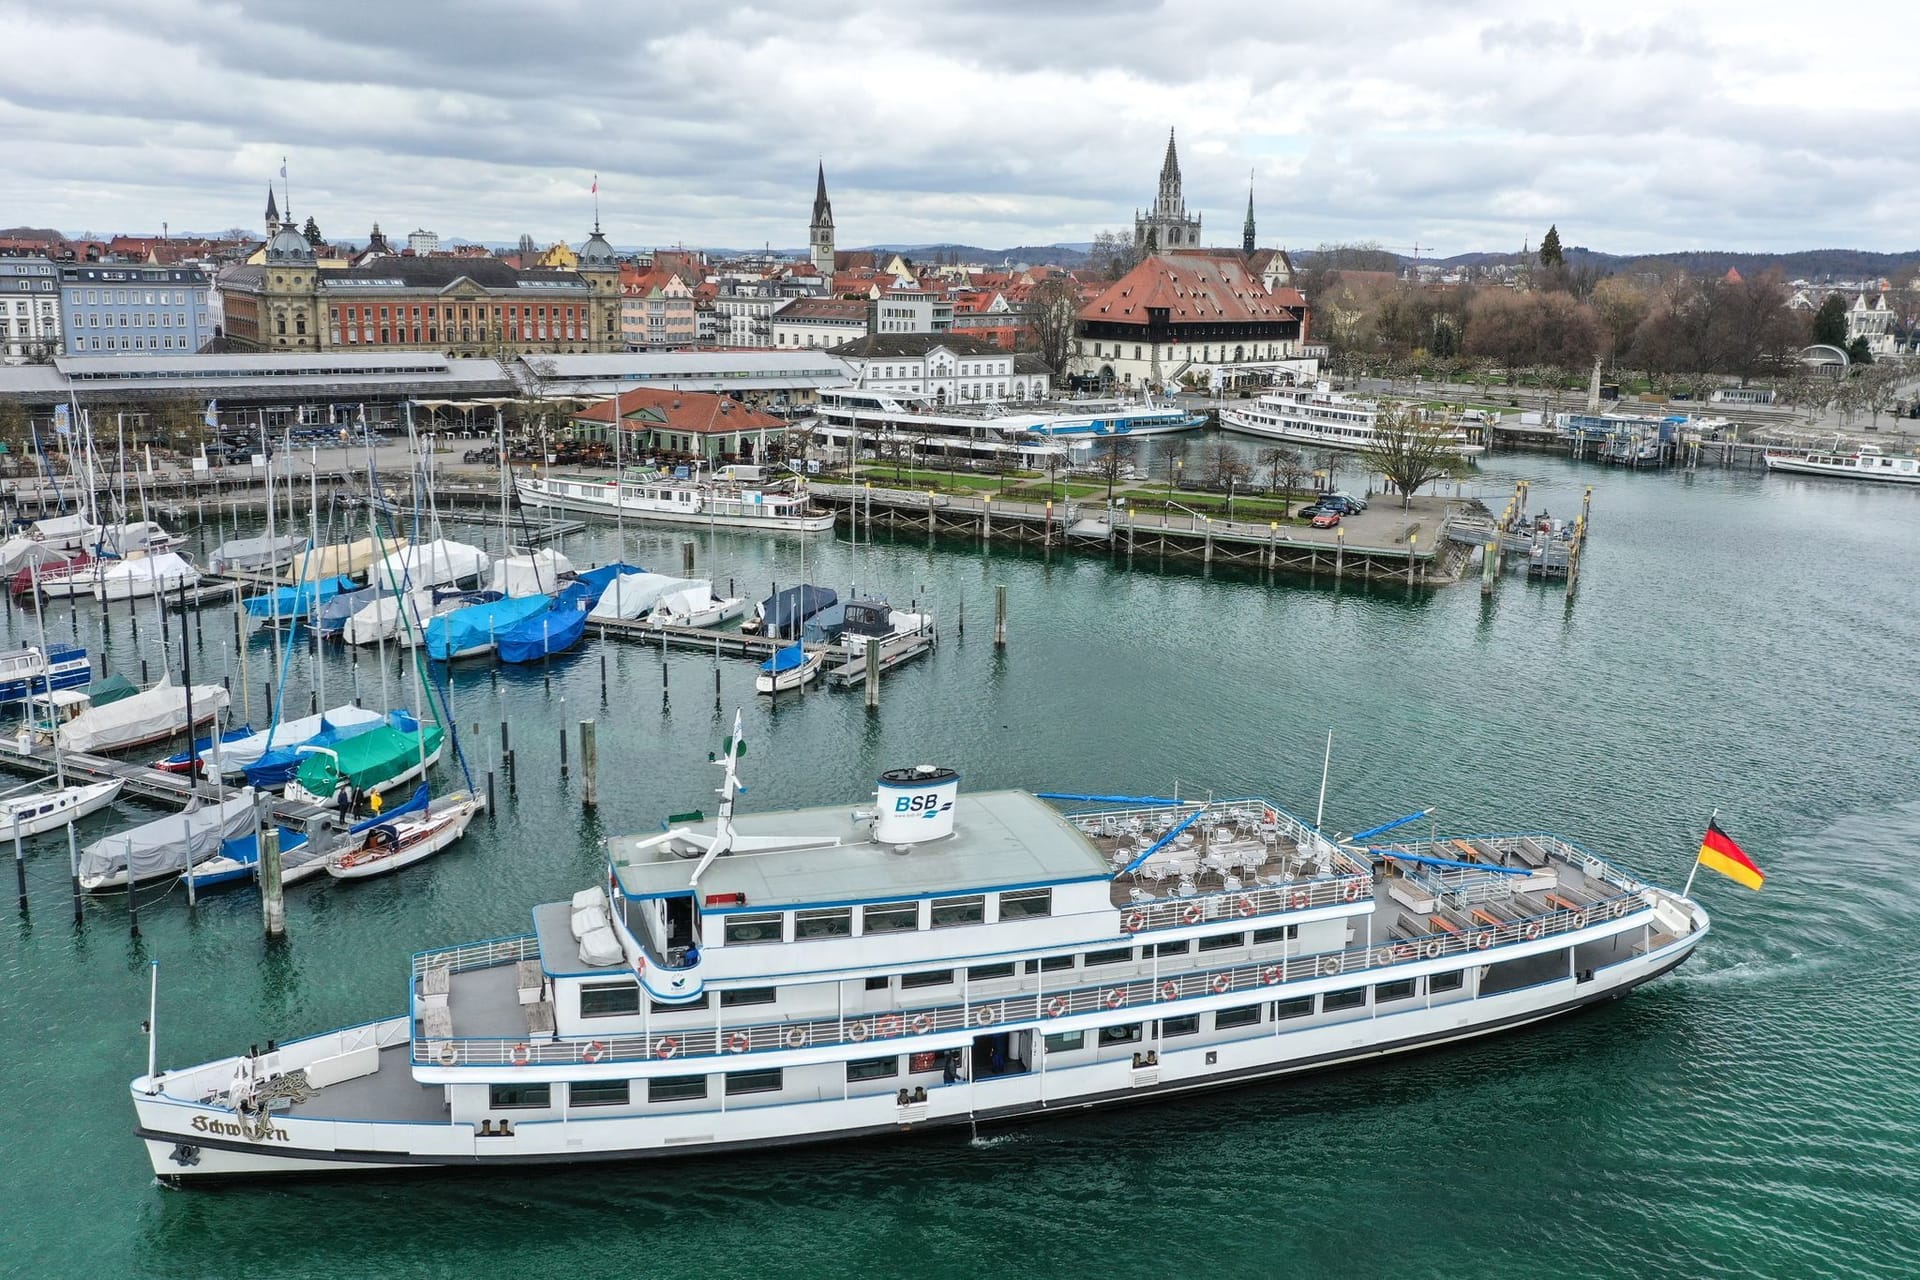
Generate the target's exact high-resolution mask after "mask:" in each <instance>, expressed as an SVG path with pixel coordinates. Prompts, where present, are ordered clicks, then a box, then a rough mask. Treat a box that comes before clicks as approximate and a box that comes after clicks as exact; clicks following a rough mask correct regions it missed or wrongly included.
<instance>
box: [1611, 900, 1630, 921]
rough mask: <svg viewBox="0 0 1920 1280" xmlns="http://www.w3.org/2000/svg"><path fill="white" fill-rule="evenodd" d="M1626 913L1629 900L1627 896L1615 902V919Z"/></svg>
mask: <svg viewBox="0 0 1920 1280" xmlns="http://www.w3.org/2000/svg"><path fill="white" fill-rule="evenodd" d="M1625 914H1627V900H1626V899H1625V898H1621V899H1620V900H1619V901H1617V902H1615V903H1614V904H1613V918H1614V919H1615V920H1618V919H1619V918H1620V917H1621V916H1624V915H1625Z"/></svg>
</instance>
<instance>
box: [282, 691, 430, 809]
mask: <svg viewBox="0 0 1920 1280" xmlns="http://www.w3.org/2000/svg"><path fill="white" fill-rule="evenodd" d="M445 744H446V730H445V729H444V728H442V727H441V726H440V725H437V724H426V725H422V724H421V723H420V722H419V721H417V720H415V719H414V718H413V717H412V716H410V715H408V714H407V713H406V712H404V711H394V712H390V713H389V714H388V716H387V723H386V724H384V725H382V726H380V727H379V728H377V729H370V730H368V731H367V732H366V733H361V734H356V735H354V736H353V737H351V738H348V739H346V740H345V741H344V742H338V743H335V744H334V745H333V746H331V747H320V746H309V747H307V748H306V749H305V752H304V754H305V756H306V758H305V759H304V760H302V761H301V763H300V766H299V767H298V768H297V769H295V770H294V774H293V781H291V782H289V783H288V784H287V792H286V795H287V799H289V800H304V801H306V802H307V803H309V804H319V805H324V804H328V803H330V802H331V801H332V799H333V795H334V792H335V791H336V790H338V789H339V786H340V783H341V782H342V781H345V782H347V783H349V784H351V785H352V787H353V788H354V790H356V791H359V792H361V793H363V794H364V793H366V792H370V791H389V790H391V789H392V788H394V787H397V786H399V785H400V784H401V783H403V782H407V781H410V780H411V779H414V778H418V777H421V776H423V775H424V774H425V773H426V771H427V770H428V769H431V768H432V767H433V766H434V764H435V763H436V762H437V761H438V760H439V759H440V752H441V750H442V748H443V747H444V746H445Z"/></svg>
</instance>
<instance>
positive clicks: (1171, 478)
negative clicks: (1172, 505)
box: [1167, 458, 1184, 502]
mask: <svg viewBox="0 0 1920 1280" xmlns="http://www.w3.org/2000/svg"><path fill="white" fill-rule="evenodd" d="M1171 461H1172V463H1173V465H1172V466H1170V467H1168V468H1167V501H1168V502H1172V501H1173V491H1174V489H1175V488H1176V487H1177V485H1176V481H1177V479H1178V477H1179V474H1180V468H1181V466H1182V465H1184V464H1183V463H1182V462H1181V460H1180V459H1178V458H1174V459H1172V460H1171Z"/></svg>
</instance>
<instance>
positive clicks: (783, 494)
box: [513, 464, 834, 533]
mask: <svg viewBox="0 0 1920 1280" xmlns="http://www.w3.org/2000/svg"><path fill="white" fill-rule="evenodd" d="M513 487H514V492H515V493H517V494H518V495H519V497H520V501H521V503H522V505H524V506H529V507H542V508H547V509H550V510H554V511H569V512H572V513H573V514H575V515H583V516H605V517H607V518H609V519H611V518H613V517H614V516H616V515H618V516H624V517H625V518H627V519H629V520H650V521H655V522H658V523H661V524H682V525H685V524H697V525H706V526H709V527H719V528H730V529H777V530H782V531H784V532H788V533H825V532H826V531H827V530H829V529H831V528H833V520H834V516H833V512H831V511H827V510H825V509H823V508H820V507H815V506H814V505H813V502H812V499H811V498H810V497H809V496H808V493H807V482H806V480H805V479H804V478H802V477H798V476H795V477H792V478H790V479H772V478H769V477H768V476H767V475H766V474H765V473H764V471H763V470H762V468H760V467H756V466H750V465H744V464H741V465H730V466H725V467H722V468H720V469H719V470H718V471H714V472H702V473H697V474H689V475H684V476H682V475H677V474H675V473H670V472H667V471H649V470H641V469H629V470H628V471H627V472H626V473H625V474H624V475H622V476H621V477H620V479H619V480H618V481H616V480H615V479H614V478H613V477H612V476H596V475H565V474H562V473H560V472H553V473H551V474H548V475H533V476H515V477H514V478H513Z"/></svg>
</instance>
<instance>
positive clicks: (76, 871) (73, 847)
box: [67, 822, 80, 924]
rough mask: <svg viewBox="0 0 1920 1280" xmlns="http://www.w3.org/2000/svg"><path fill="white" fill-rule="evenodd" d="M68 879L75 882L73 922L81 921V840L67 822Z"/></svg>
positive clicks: (71, 825)
mask: <svg viewBox="0 0 1920 1280" xmlns="http://www.w3.org/2000/svg"><path fill="white" fill-rule="evenodd" d="M67 879H68V880H69V881H71V882H72V884H73V922H74V923H75V924H79V923H80V840H79V838H78V837H77V836H75V835H74V832H73V823H71V822H69V823H67Z"/></svg>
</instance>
